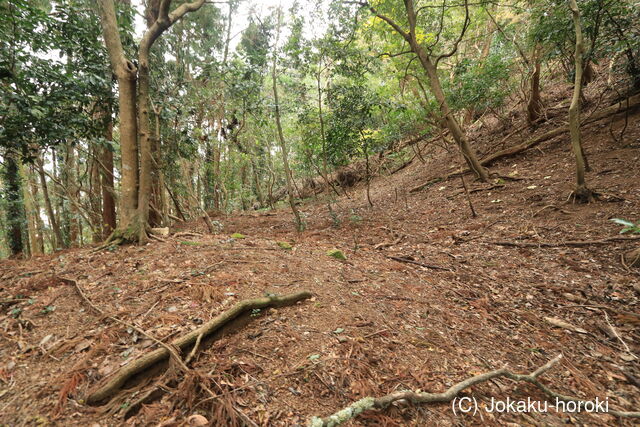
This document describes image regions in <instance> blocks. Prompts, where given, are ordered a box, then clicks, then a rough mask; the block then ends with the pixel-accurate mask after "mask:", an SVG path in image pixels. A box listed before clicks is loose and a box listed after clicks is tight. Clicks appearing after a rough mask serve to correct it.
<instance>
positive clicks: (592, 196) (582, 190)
mask: <svg viewBox="0 0 640 427" xmlns="http://www.w3.org/2000/svg"><path fill="white" fill-rule="evenodd" d="M569 199H570V200H571V202H572V203H581V204H588V203H593V202H595V201H596V200H598V199H599V194H598V193H597V192H595V191H593V190H591V189H589V188H587V187H585V186H584V185H582V186H579V187H576V189H575V190H573V191H572V192H571V194H570V195H569Z"/></svg>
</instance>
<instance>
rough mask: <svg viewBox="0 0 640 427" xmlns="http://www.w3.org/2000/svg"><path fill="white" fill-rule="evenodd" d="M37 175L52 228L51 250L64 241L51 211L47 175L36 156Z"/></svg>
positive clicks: (59, 246)
mask: <svg viewBox="0 0 640 427" xmlns="http://www.w3.org/2000/svg"><path fill="white" fill-rule="evenodd" d="M37 162H38V175H39V176H40V186H41V187H42V194H43V196H44V204H45V207H46V209H47V216H48V217H49V224H51V229H52V230H53V235H54V236H55V239H54V245H53V248H52V249H53V250H54V251H55V250H57V249H60V248H62V247H63V244H64V241H63V239H62V231H61V230H60V226H59V225H58V221H57V218H56V214H55V212H54V211H53V205H52V204H51V198H50V197H49V190H48V188H47V177H46V176H45V174H44V164H43V161H42V158H40V157H38V159H37Z"/></svg>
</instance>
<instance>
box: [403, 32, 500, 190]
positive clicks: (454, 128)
mask: <svg viewBox="0 0 640 427" xmlns="http://www.w3.org/2000/svg"><path fill="white" fill-rule="evenodd" d="M413 46H414V49H415V50H414V52H416V53H417V55H418V58H419V59H420V63H421V64H422V66H423V67H424V69H425V71H426V72H427V75H428V76H429V82H430V84H431V91H432V92H433V96H434V97H435V98H436V101H438V104H439V105H440V112H441V113H442V116H443V118H444V121H445V123H446V125H447V128H448V129H449V132H451V135H452V136H453V139H454V141H455V142H456V144H457V145H458V147H459V148H460V151H461V152H462V155H463V156H464V159H465V160H466V162H467V165H468V166H469V168H470V169H471V171H472V172H474V173H475V174H476V176H477V177H478V179H480V180H481V181H487V180H488V179H489V172H488V171H487V169H486V168H485V167H484V166H482V165H481V164H480V161H479V160H478V156H477V155H476V153H475V152H474V151H473V149H472V148H471V145H470V144H469V140H468V139H467V136H466V135H465V133H464V131H463V130H462V128H461V126H460V123H458V120H456V118H455V116H454V115H453V112H452V111H451V109H450V108H449V103H448V102H447V99H446V97H445V95H444V91H443V90H442V85H441V84H440V77H439V76H438V70H437V69H436V66H435V64H434V63H433V61H431V59H430V58H429V57H428V56H427V54H426V52H424V50H423V48H422V46H420V45H419V44H418V43H417V42H414V43H413Z"/></svg>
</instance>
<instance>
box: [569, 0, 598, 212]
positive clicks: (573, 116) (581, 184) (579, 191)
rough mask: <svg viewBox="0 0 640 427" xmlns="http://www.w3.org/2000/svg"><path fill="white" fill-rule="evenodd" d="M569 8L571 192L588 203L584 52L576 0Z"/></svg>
mask: <svg viewBox="0 0 640 427" xmlns="http://www.w3.org/2000/svg"><path fill="white" fill-rule="evenodd" d="M568 2H569V8H570V9H571V14H572V16H573V25H574V27H575V32H576V50H575V55H574V56H575V80H574V86H573V97H572V98H571V105H570V106H569V132H570V133H571V147H572V148H573V154H574V155H575V158H576V188H575V190H574V191H573V198H574V200H575V201H578V202H581V203H588V202H590V201H592V200H593V198H594V195H593V192H592V191H591V190H589V189H588V188H587V185H586V181H585V160H584V156H583V151H582V143H581V140H580V93H581V91H582V71H583V65H582V54H583V52H584V46H583V38H582V27H581V25H580V10H579V9H578V5H577V3H576V0H568Z"/></svg>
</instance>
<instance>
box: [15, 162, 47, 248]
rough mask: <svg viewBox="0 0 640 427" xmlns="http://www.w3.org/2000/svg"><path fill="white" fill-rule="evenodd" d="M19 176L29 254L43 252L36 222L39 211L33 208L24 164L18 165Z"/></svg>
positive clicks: (27, 172) (32, 196)
mask: <svg viewBox="0 0 640 427" xmlns="http://www.w3.org/2000/svg"><path fill="white" fill-rule="evenodd" d="M20 178H21V179H22V198H23V200H24V209H25V214H26V222H27V230H28V233H29V254H30V255H31V256H34V255H40V254H42V253H43V250H42V245H41V244H40V242H41V240H40V237H39V236H38V223H37V219H36V216H38V215H40V213H39V212H38V211H37V210H36V208H35V203H34V200H33V199H34V197H35V195H34V194H32V193H31V188H30V186H29V170H28V168H27V167H26V166H25V165H24V164H21V165H20Z"/></svg>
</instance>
